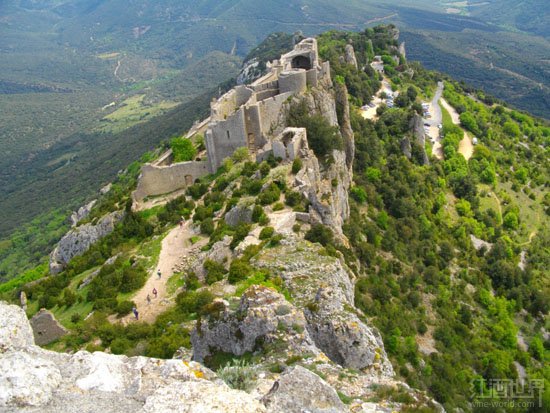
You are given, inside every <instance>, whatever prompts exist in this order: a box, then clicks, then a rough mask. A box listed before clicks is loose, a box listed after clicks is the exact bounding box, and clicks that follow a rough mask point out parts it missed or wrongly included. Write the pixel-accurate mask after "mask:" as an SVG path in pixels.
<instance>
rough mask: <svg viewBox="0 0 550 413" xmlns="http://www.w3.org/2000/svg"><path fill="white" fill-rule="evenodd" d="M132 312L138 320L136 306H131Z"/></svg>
mask: <svg viewBox="0 0 550 413" xmlns="http://www.w3.org/2000/svg"><path fill="white" fill-rule="evenodd" d="M132 312H133V313H134V317H135V318H136V320H139V312H138V310H137V308H136V307H134V308H132Z"/></svg>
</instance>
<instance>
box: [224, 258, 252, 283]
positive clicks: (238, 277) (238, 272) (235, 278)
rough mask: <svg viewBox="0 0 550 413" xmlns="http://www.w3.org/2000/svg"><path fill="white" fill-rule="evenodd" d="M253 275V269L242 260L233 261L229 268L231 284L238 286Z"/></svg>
mask: <svg viewBox="0 0 550 413" xmlns="http://www.w3.org/2000/svg"><path fill="white" fill-rule="evenodd" d="M251 274H252V267H251V266H250V265H248V263H247V262H246V261H244V260H241V259H236V260H233V262H232V263H231V265H230V266H229V277H228V281H229V282H230V283H231V284H236V283H238V282H239V281H242V280H246V279H247V278H248V277H249V276H250V275H251Z"/></svg>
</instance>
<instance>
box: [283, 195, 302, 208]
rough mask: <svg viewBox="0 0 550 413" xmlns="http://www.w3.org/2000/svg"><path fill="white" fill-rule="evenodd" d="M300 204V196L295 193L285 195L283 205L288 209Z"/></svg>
mask: <svg viewBox="0 0 550 413" xmlns="http://www.w3.org/2000/svg"><path fill="white" fill-rule="evenodd" d="M300 202H302V195H301V194H300V193H299V192H296V191H288V192H287V193H286V195H285V203H286V204H287V205H288V206H289V207H295V206H296V205H298V204H300Z"/></svg>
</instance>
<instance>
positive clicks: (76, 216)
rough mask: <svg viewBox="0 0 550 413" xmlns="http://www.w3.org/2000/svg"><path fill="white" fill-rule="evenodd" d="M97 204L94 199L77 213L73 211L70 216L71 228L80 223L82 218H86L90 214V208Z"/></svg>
mask: <svg viewBox="0 0 550 413" xmlns="http://www.w3.org/2000/svg"><path fill="white" fill-rule="evenodd" d="M96 203H97V199H94V200H93V201H91V202H89V203H88V204H86V205H84V206H81V207H80V208H79V209H78V211H75V212H73V213H72V214H71V226H73V227H76V224H78V223H79V222H80V221H82V220H83V219H84V218H87V217H88V216H89V215H90V213H91V212H92V208H93V207H94V205H95V204H96Z"/></svg>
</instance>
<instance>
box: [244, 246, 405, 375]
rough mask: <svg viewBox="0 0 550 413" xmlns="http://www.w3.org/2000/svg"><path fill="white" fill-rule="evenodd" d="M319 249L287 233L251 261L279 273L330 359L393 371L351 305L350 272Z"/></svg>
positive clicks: (376, 339) (381, 347)
mask: <svg viewBox="0 0 550 413" xmlns="http://www.w3.org/2000/svg"><path fill="white" fill-rule="evenodd" d="M320 250H321V247H320V246H318V245H313V244H311V243H309V242H307V241H302V240H299V239H298V238H293V237H287V238H286V239H284V240H283V241H282V242H281V245H280V246H279V247H277V248H271V249H267V250H264V251H262V253H260V255H259V256H258V258H257V259H256V261H255V263H254V264H255V265H256V266H258V267H260V268H267V269H269V270H270V271H272V272H273V273H274V274H276V275H278V276H280V277H281V278H282V279H283V281H284V284H285V286H286V287H287V288H288V290H289V291H290V293H291V295H292V297H293V299H294V305H295V306H296V307H297V308H299V309H302V310H303V312H304V316H305V318H306V322H307V330H308V332H309V335H310V336H311V338H312V340H313V342H314V343H315V346H316V347H317V348H319V349H320V350H321V351H323V352H324V353H325V354H326V355H327V356H328V357H329V358H330V359H331V360H332V361H333V362H335V363H337V364H339V365H341V366H343V367H348V368H355V369H367V370H370V371H371V372H375V373H376V374H379V375H380V376H382V377H391V376H393V374H394V373H393V368H392V366H391V363H390V362H389V360H388V358H387V356H386V353H385V351H384V345H383V342H382V338H381V337H380V334H379V333H378V331H376V329H374V328H373V327H370V326H367V325H366V324H365V323H364V322H363V321H362V319H361V318H360V317H359V314H358V312H357V310H356V309H355V307H354V287H353V282H352V281H353V280H352V277H353V275H352V272H351V271H350V270H349V269H348V268H347V266H346V265H345V264H344V263H343V262H341V261H340V260H339V259H336V258H334V257H329V256H326V255H323V254H322V253H321V251H320Z"/></svg>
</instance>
